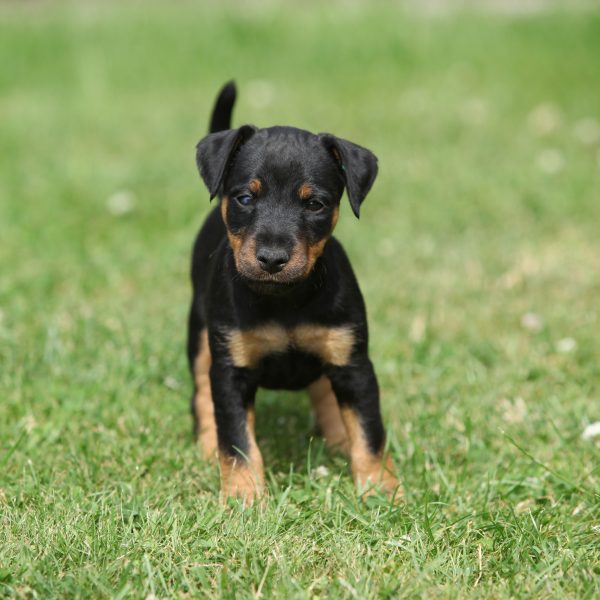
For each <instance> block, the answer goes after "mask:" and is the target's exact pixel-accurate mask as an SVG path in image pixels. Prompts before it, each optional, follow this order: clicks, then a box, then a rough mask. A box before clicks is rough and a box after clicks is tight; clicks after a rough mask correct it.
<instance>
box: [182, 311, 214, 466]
mask: <svg viewBox="0 0 600 600" xmlns="http://www.w3.org/2000/svg"><path fill="white" fill-rule="evenodd" d="M187 354H188V362H189V366H190V371H191V373H192V379H193V382H194V392H193V395H192V417H193V420H194V435H195V437H196V439H197V440H198V442H199V443H200V447H201V448H202V454H203V456H204V457H205V458H210V457H213V456H215V454H216V451H217V427H216V423H215V408H214V404H213V399H212V393H211V387H210V377H209V371H210V365H211V362H212V359H211V354H210V347H209V345H208V331H207V329H206V327H203V326H202V322H201V319H200V317H199V316H198V314H197V312H196V310H195V307H194V306H193V305H192V307H191V309H190V317H189V323H188V344H187Z"/></svg>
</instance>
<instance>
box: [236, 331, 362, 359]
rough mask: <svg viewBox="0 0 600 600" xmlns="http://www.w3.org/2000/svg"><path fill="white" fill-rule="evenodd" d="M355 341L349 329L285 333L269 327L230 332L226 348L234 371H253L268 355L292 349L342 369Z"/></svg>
mask: <svg viewBox="0 0 600 600" xmlns="http://www.w3.org/2000/svg"><path fill="white" fill-rule="evenodd" d="M354 342H355V337H354V333H353V331H352V328H351V327H347V326H346V327H345V326H341V327H325V326H323V325H299V326H298V327H296V328H294V329H289V330H286V329H284V328H283V327H281V325H276V324H275V323H270V324H267V325H262V326H261V327H257V328H255V329H248V330H240V329H233V330H231V331H230V332H229V333H228V348H229V354H230V356H231V360H232V362H233V364H234V365H235V366H236V367H246V368H254V367H256V366H257V365H258V363H259V362H260V361H261V360H262V359H263V358H264V357H265V356H268V355H270V354H277V353H279V352H285V351H286V350H287V349H288V347H290V346H294V347H296V348H298V349H299V350H303V351H304V352H308V353H309V354H314V355H316V356H318V357H320V358H321V359H322V360H323V362H325V363H328V364H332V365H336V366H339V367H342V366H344V365H346V364H348V362H349V360H350V356H351V354H352V348H353V346H354Z"/></svg>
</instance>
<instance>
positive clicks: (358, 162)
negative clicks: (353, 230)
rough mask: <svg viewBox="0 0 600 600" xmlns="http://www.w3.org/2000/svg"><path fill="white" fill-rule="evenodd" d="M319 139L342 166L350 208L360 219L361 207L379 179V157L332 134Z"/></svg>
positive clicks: (321, 136) (321, 135)
mask: <svg viewBox="0 0 600 600" xmlns="http://www.w3.org/2000/svg"><path fill="white" fill-rule="evenodd" d="M319 138H320V139H321V141H322V142H323V144H325V147H326V148H327V149H328V150H329V151H330V152H331V153H332V154H333V156H334V158H335V159H336V161H337V162H338V164H339V165H340V169H341V171H342V177H343V179H344V184H345V185H346V193H347V194H348V200H350V206H351V207H352V211H353V212H354V214H355V215H356V216H357V217H358V216H359V214H360V205H361V204H362V201H363V200H364V199H365V197H366V195H367V194H368V193H369V190H370V189H371V186H372V185H373V182H374V181H375V177H377V157H376V156H375V155H374V154H373V153H372V152H371V151H370V150H367V149H366V148H363V147H362V146H359V145H358V144H353V143H352V142H349V141H347V140H342V139H340V138H338V137H335V135H331V134H330V133H321V134H319Z"/></svg>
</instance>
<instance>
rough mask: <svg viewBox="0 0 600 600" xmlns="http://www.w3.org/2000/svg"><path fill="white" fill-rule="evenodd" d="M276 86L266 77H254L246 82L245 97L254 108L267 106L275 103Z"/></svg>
mask: <svg viewBox="0 0 600 600" xmlns="http://www.w3.org/2000/svg"><path fill="white" fill-rule="evenodd" d="M274 96H275V87H274V85H273V83H272V82H270V81H268V80H266V79H253V80H252V81H249V82H248V83H247V84H246V89H245V91H244V97H246V98H247V102H249V103H250V104H251V105H252V106H253V107H254V108H265V107H267V106H269V105H270V104H272V103H273V97H274Z"/></svg>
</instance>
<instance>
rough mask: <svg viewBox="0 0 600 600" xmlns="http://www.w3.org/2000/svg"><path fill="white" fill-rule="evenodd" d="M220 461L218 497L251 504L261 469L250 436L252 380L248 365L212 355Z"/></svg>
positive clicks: (261, 482)
mask: <svg viewBox="0 0 600 600" xmlns="http://www.w3.org/2000/svg"><path fill="white" fill-rule="evenodd" d="M210 383H211V389H212V395H213V401H214V405H215V420H216V423H217V437H218V443H219V463H220V465H221V498H222V500H224V499H226V498H228V497H230V496H234V497H238V498H241V499H242V500H244V502H245V503H246V504H251V503H252V502H253V501H254V499H255V498H257V497H259V496H261V495H262V493H263V491H264V470H263V460H262V456H261V454H260V450H259V449H258V446H257V444H256V438H255V437H254V396H255V394H256V387H257V386H256V384H255V383H254V382H252V377H251V374H250V372H249V370H248V369H243V368H238V367H234V366H232V365H231V364H230V363H229V362H228V361H227V360H223V359H218V358H215V359H214V360H213V364H212V365H211V369H210Z"/></svg>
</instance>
